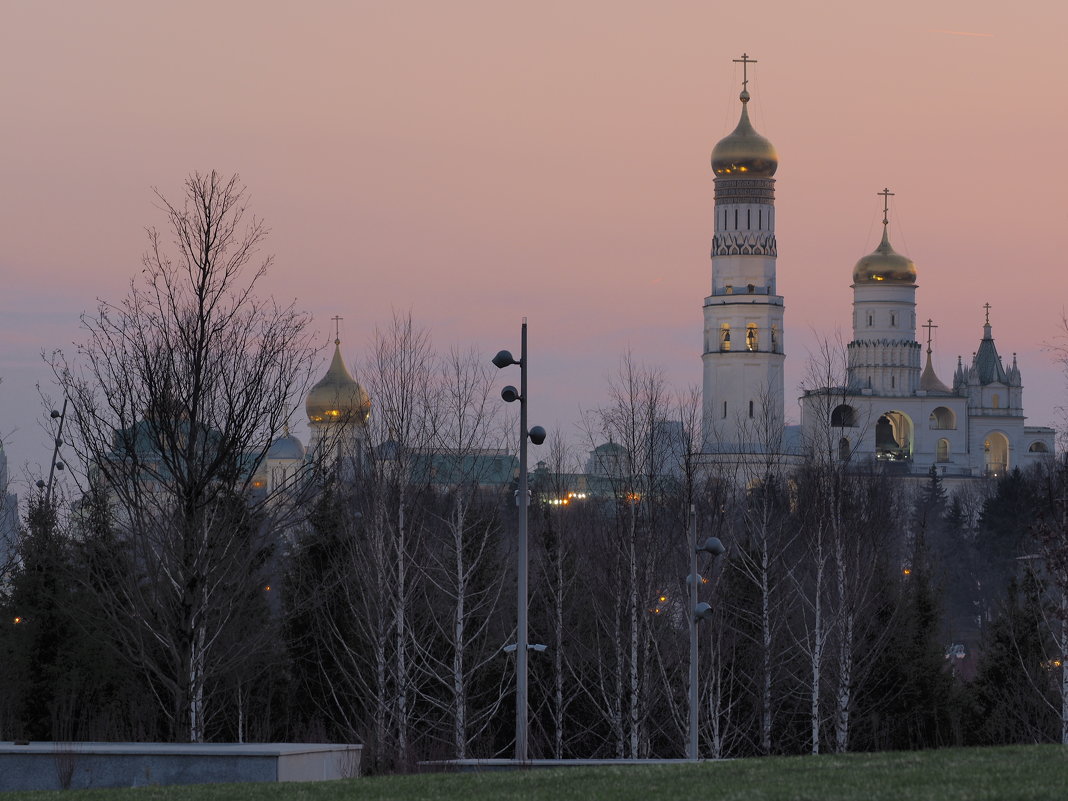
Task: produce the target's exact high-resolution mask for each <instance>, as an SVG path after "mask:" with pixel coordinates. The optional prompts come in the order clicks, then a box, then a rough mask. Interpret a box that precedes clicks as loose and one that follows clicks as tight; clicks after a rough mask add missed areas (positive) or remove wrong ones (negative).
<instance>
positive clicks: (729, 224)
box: [702, 54, 784, 450]
mask: <svg viewBox="0 0 1068 801" xmlns="http://www.w3.org/2000/svg"><path fill="white" fill-rule="evenodd" d="M735 61H736V62H739V63H741V65H742V76H743V78H742V92H741V94H740V95H739V96H738V99H739V100H740V101H741V103H742V113H741V118H740V119H739V121H738V125H737V127H736V128H735V129H734V131H733V132H732V133H730V134H729V135H728V136H726V137H725V138H724V139H721V140H720V141H719V143H718V144H717V145H716V146H715V148H714V149H713V150H712V171H713V173H714V174H715V178H714V181H715V213H714V218H715V222H714V226H713V230H714V234H713V237H712V294H711V295H709V296H708V297H707V298H705V303H704V320H705V341H704V355H703V356H702V361H703V363H704V380H703V424H704V431H703V438H704V443H705V448H706V449H708V450H724V449H732V448H735V447H743V448H745V449H746V450H749V449H751V448H752V447H754V446H756V445H757V444H758V443H762V442H766V441H767V440H766V438H767V437H768V436H769V435H771V436H775V435H776V432H778V431H779V430H781V428H782V424H783V361H784V355H783V299H782V297H781V296H780V295H779V294H778V290H777V288H776V282H775V258H776V245H775V179H774V177H773V176H774V175H775V170H776V168H777V167H778V166H779V158H778V155H777V154H776V152H775V148H774V146H773V145H772V144H771V142H769V141H768V140H767V139H765V138H764V137H763V136H761V135H760V134H758V133H757V132H756V130H754V128H753V125H752V123H751V122H750V121H749V101H750V94H749V88H748V84H749V73H748V69H749V65H750V64H754V63H756V62H755V61H754V60H753V59H751V58H749V56H748V55H745V54H743V55H742V57H741V58H740V59H735Z"/></svg>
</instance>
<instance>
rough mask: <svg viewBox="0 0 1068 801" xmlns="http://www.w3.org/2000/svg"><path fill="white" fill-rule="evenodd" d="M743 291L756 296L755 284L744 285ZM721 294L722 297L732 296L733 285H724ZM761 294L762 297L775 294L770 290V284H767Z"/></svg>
mask: <svg viewBox="0 0 1068 801" xmlns="http://www.w3.org/2000/svg"><path fill="white" fill-rule="evenodd" d="M745 291H746V292H747V293H748V294H750V295H753V294H756V291H757V287H756V284H746V285H745ZM723 294H724V295H733V294H734V285H733V284H726V285H725V286H724V287H723ZM761 294H764V295H773V294H775V293H774V292H772V290H771V284H768V285H767V286H766V287H764V291H763V293H761Z"/></svg>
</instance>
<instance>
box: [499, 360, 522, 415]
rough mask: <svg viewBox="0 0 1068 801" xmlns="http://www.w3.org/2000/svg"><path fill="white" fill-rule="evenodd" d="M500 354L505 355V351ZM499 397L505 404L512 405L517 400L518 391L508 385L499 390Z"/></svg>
mask: <svg viewBox="0 0 1068 801" xmlns="http://www.w3.org/2000/svg"><path fill="white" fill-rule="evenodd" d="M501 353H507V351H501ZM501 397H502V398H504V402H505V403H512V402H513V401H517V400H519V390H518V389H516V388H515V387H513V386H512V385H511V384H509V385H508V386H506V387H505V388H504V389H502V390H501Z"/></svg>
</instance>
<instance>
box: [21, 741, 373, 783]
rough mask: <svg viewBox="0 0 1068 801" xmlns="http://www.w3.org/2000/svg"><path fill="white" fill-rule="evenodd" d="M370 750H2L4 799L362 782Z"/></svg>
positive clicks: (250, 746) (79, 746) (86, 746)
mask: <svg viewBox="0 0 1068 801" xmlns="http://www.w3.org/2000/svg"><path fill="white" fill-rule="evenodd" d="M362 749H363V747H362V746H360V745H344V744H329V743H247V744H226V743H221V744H198V743H29V744H26V745H16V744H14V743H11V742H6V743H4V742H0V791H6V790H60V789H63V788H64V785H66V786H67V787H70V788H75V789H84V788H92V787H140V786H146V785H165V784H218V783H232V782H275V781H323V780H328V779H340V778H349V777H355V776H358V775H359V772H360V756H361V752H362Z"/></svg>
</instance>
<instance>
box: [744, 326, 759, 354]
mask: <svg viewBox="0 0 1068 801" xmlns="http://www.w3.org/2000/svg"><path fill="white" fill-rule="evenodd" d="M745 349H746V350H750V351H756V350H759V349H760V341H759V339H758V338H757V327H756V323H749V325H747V326H746V327H745Z"/></svg>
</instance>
